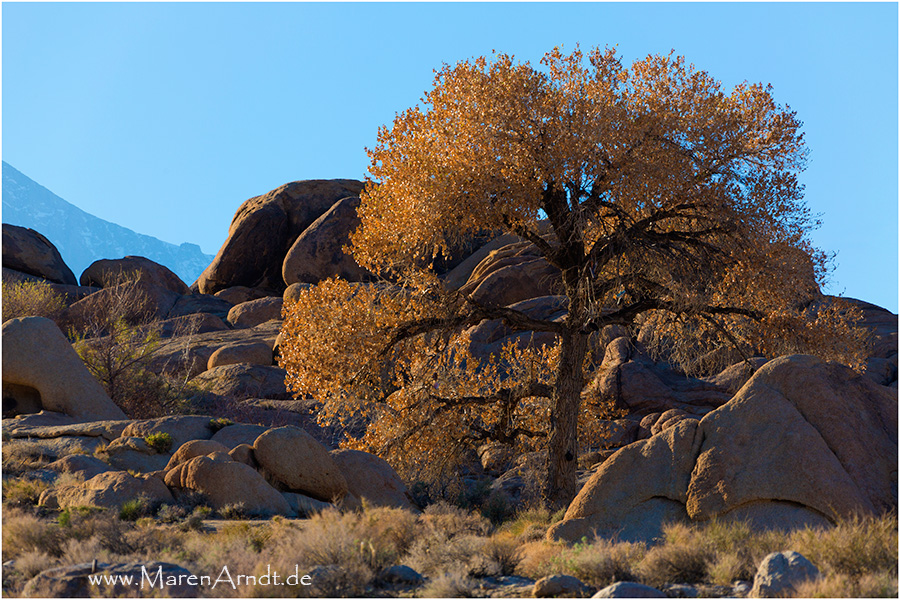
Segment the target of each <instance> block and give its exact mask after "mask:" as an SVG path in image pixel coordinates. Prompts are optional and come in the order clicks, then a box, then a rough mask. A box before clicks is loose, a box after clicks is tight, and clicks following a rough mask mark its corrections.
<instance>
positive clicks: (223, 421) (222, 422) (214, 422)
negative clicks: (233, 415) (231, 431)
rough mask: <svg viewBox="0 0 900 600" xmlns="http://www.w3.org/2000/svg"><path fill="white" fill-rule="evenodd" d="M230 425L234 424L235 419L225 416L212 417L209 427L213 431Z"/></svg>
mask: <svg viewBox="0 0 900 600" xmlns="http://www.w3.org/2000/svg"><path fill="white" fill-rule="evenodd" d="M229 425H234V421H232V420H231V419H227V418H225V417H219V418H218V419H210V420H209V428H210V429H211V430H212V432H213V433H215V432H217V431H219V430H221V429H224V428H226V427H228V426H229Z"/></svg>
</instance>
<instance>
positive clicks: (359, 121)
mask: <svg viewBox="0 0 900 600" xmlns="http://www.w3.org/2000/svg"><path fill="white" fill-rule="evenodd" d="M897 31H898V14H897V4H896V3H874V4H872V3H821V4H820V3H797V4H793V3H775V4H769V3H748V4H741V3H695V4H680V3H661V4H656V3H572V4H562V3H521V4H520V3H498V4H486V3H459V4H456V3H450V4H443V3H429V4H408V3H401V4H380V3H366V4H351V3H322V4H306V3H297V4H295V3H271V4H261V3H249V4H244V3H229V4H217V3H148V4H143V3H142V4H138V3H121V4H119V3H96V4H81V3H61V4H57V3H8V2H7V3H3V5H2V36H3V37H2V126H3V130H2V131H3V134H2V155H3V160H5V161H7V162H9V163H10V164H12V165H13V166H14V167H15V168H17V169H19V170H20V171H22V172H23V173H25V174H26V175H28V176H29V177H31V178H32V179H34V180H35V181H37V182H38V183H40V184H41V185H44V186H45V187H47V188H49V189H50V190H51V191H53V192H55V193H56V194H58V195H59V196H61V197H62V198H64V199H66V200H68V201H69V202H72V203H73V204H75V205H76V206H78V207H80V208H82V209H84V210H86V211H88V212H90V213H93V214H95V215H97V216H99V217H101V218H104V219H107V220H110V221H113V222H116V223H118V224H120V225H124V226H126V227H129V228H131V229H133V230H135V231H138V232H140V233H146V234H150V235H153V236H156V237H158V238H160V239H163V240H165V241H168V242H174V243H181V242H185V241H189V242H194V243H197V244H199V245H200V246H201V247H202V248H203V250H204V251H205V252H208V253H211V254H213V253H215V252H216V251H217V250H218V249H219V247H220V246H221V244H222V242H223V241H224V239H225V236H226V235H227V230H228V224H229V222H230V220H231V218H232V216H233V215H234V212H235V210H236V209H237V208H238V206H239V205H240V204H241V202H243V201H244V200H246V199H247V198H249V197H251V196H256V195H259V194H262V193H265V192H267V191H269V190H271V189H273V188H275V187H277V186H279V185H281V184H283V183H287V182H289V181H294V180H298V179H312V178H334V177H347V178H357V179H362V178H363V177H364V175H365V173H366V169H367V158H366V154H365V150H364V149H365V147H366V146H373V145H374V143H375V135H376V131H377V128H378V126H379V125H383V124H388V123H390V122H391V121H392V119H393V117H394V115H395V114H396V113H397V112H400V111H402V110H404V109H405V108H407V107H409V106H411V105H414V104H416V103H417V102H419V100H420V98H421V96H422V94H423V92H424V91H425V90H426V89H428V88H429V87H430V86H431V84H432V81H433V72H432V71H433V69H436V68H439V67H440V66H441V64H442V63H444V62H446V63H455V62H456V61H458V60H462V59H465V58H469V57H472V56H478V55H489V54H490V53H491V51H492V50H493V49H496V50H498V51H502V52H507V53H511V54H514V55H515V56H516V57H517V58H519V59H522V60H529V61H531V62H532V63H537V62H538V61H539V59H540V57H541V56H542V55H543V53H544V52H546V51H548V50H550V49H551V48H552V47H554V46H556V45H563V47H564V49H571V48H573V47H574V45H575V44H576V43H579V44H581V47H582V48H583V49H589V48H591V47H593V46H607V45H609V46H612V45H618V48H619V51H620V54H621V55H622V56H623V58H624V59H625V62H626V63H630V62H631V61H633V60H635V59H638V58H643V57H644V56H646V55H647V54H650V53H668V52H669V51H670V50H672V49H674V50H675V51H676V52H677V53H678V54H682V55H684V56H685V57H686V59H687V60H688V62H692V63H694V64H695V65H696V66H697V67H698V68H701V69H704V70H706V71H708V72H709V73H710V74H712V75H713V76H714V77H716V78H718V79H720V80H721V81H722V82H723V83H724V84H725V85H727V86H731V85H734V84H736V83H739V82H741V81H744V80H749V81H751V82H764V83H772V84H773V86H774V94H775V98H776V100H777V101H778V102H780V103H783V104H788V105H790V106H791V108H793V109H794V110H796V111H797V113H798V115H799V117H800V119H802V120H803V122H804V131H805V132H806V140H807V143H808V146H809V148H810V151H811V155H810V156H811V160H810V164H809V168H808V169H807V170H806V171H805V173H804V174H803V182H804V183H805V185H806V198H807V201H808V203H809V205H810V206H811V208H812V210H813V211H814V212H816V213H820V214H821V215H822V219H823V221H824V226H823V227H822V228H821V229H820V230H818V231H817V232H816V234H815V235H814V240H815V241H816V242H817V244H818V245H819V246H820V247H822V248H823V249H825V250H827V251H830V252H837V264H838V268H837V270H836V271H835V273H834V276H833V278H832V285H831V287H830V288H829V289H828V290H826V291H829V292H831V293H838V294H840V293H843V294H845V295H848V296H852V297H858V298H862V299H865V300H868V301H870V302H874V303H876V304H880V305H882V306H884V307H886V308H889V309H891V310H892V311H895V312H896V311H897V290H898V281H897V279H898V278H897V274H898V264H897V256H898V246H897V231H898V215H897V208H898V188H897V181H898V171H897V168H898V155H897V148H898V137H897V132H898V123H897V116H898V101H897V90H898V80H897V74H898V64H897V58H898V46H897ZM110 258H112V257H110Z"/></svg>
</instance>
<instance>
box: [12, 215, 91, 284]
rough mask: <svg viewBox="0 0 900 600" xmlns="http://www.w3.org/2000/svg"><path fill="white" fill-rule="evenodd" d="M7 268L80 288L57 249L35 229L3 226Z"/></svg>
mask: <svg viewBox="0 0 900 600" xmlns="http://www.w3.org/2000/svg"><path fill="white" fill-rule="evenodd" d="M3 266H4V268H7V269H12V270H14V271H19V272H22V273H26V274H28V275H34V276H36V277H41V278H43V279H46V280H47V281H50V282H53V283H61V284H65V285H78V281H77V280H76V279H75V274H74V273H72V269H70V268H69V267H68V266H67V265H66V263H65V261H63V258H62V255H60V253H59V250H57V249H56V246H54V245H53V244H52V243H51V242H50V240H48V239H47V238H45V237H44V236H43V235H41V234H40V233H38V232H37V231H35V230H34V229H28V228H25V227H18V226H16V225H8V224H6V223H4V224H3Z"/></svg>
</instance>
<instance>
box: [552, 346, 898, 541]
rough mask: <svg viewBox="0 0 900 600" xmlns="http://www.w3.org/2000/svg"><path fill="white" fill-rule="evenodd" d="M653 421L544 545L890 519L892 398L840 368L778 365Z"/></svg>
mask: <svg viewBox="0 0 900 600" xmlns="http://www.w3.org/2000/svg"><path fill="white" fill-rule="evenodd" d="M667 414H668V416H667V417H666V418H664V416H666V415H667ZM654 419H655V421H654V423H653V425H652V427H653V428H655V429H657V430H658V431H659V433H657V434H656V435H654V436H653V437H651V438H650V439H648V440H643V441H639V442H636V443H634V444H631V445H628V446H625V447H624V448H622V449H620V450H619V451H618V452H616V453H615V454H614V455H613V456H611V457H610V458H609V459H607V460H606V461H605V462H604V463H603V464H602V465H601V466H600V468H599V469H598V470H597V472H596V473H595V474H594V475H593V477H592V478H591V479H590V480H589V481H588V483H587V484H586V485H585V487H584V488H583V489H582V491H581V492H580V493H579V495H578V496H577V497H576V498H575V500H574V501H573V503H572V504H571V506H570V507H569V509H568V511H567V512H566V516H565V519H564V520H563V521H562V522H560V523H558V524H556V525H554V526H553V527H551V529H550V530H549V531H548V537H549V538H551V539H562V540H568V541H577V540H578V539H580V538H581V536H583V535H591V533H592V532H594V531H597V532H598V533H600V534H601V535H604V536H612V535H617V536H618V539H620V540H623V539H628V538H632V539H638V540H644V541H650V540H652V539H653V538H654V537H656V536H658V534H659V531H660V530H661V529H660V528H661V525H662V523H664V522H665V521H666V520H679V521H688V520H693V521H706V520H708V519H712V518H717V519H722V520H725V521H730V520H743V521H749V522H750V523H751V524H752V525H753V526H754V527H756V528H760V529H765V528H774V527H778V528H796V527H804V526H807V525H813V526H815V525H823V524H828V523H831V522H834V520H835V519H837V518H838V517H841V516H848V515H852V514H873V513H881V512H884V511H890V510H896V507H897V492H896V490H897V392H896V390H894V389H891V388H887V387H884V386H880V385H878V384H876V383H874V382H872V381H871V380H870V379H869V378H867V377H865V376H862V375H859V374H857V373H855V372H854V371H852V370H851V369H849V368H847V367H844V366H841V365H838V364H835V363H825V362H823V361H821V360H819V359H817V358H814V357H811V356H787V357H781V358H778V359H775V360H772V361H769V362H768V363H766V364H765V365H764V366H763V367H762V368H760V369H759V371H757V373H756V374H755V375H753V377H752V378H750V380H749V381H748V382H747V383H746V384H745V385H744V386H743V387H742V388H741V390H740V391H739V392H738V393H737V394H736V395H735V397H734V398H733V399H732V400H731V401H729V402H728V403H727V404H725V405H724V406H722V407H721V408H718V409H716V410H714V411H712V412H710V413H708V414H707V415H706V416H705V417H704V418H703V419H702V420H700V421H699V423H698V422H697V421H696V420H695V419H692V418H688V417H686V416H685V415H679V414H677V413H676V412H670V413H663V414H662V415H658V416H654ZM672 421H674V424H669V425H668V426H665V427H662V428H661V429H660V428H657V426H656V424H657V423H663V424H665V423H666V422H672Z"/></svg>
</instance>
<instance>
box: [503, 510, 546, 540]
mask: <svg viewBox="0 0 900 600" xmlns="http://www.w3.org/2000/svg"><path fill="white" fill-rule="evenodd" d="M550 519H551V515H550V511H548V510H547V509H546V508H531V509H527V510H524V511H520V512H518V513H517V514H516V515H515V517H514V518H513V519H511V520H509V521H507V522H505V523H504V524H503V525H502V526H501V527H500V531H504V532H508V533H510V534H512V535H514V536H516V537H517V538H518V539H519V540H520V541H525V542H528V541H536V540H541V539H543V538H544V535H545V534H546V533H547V529H549V528H550Z"/></svg>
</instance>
